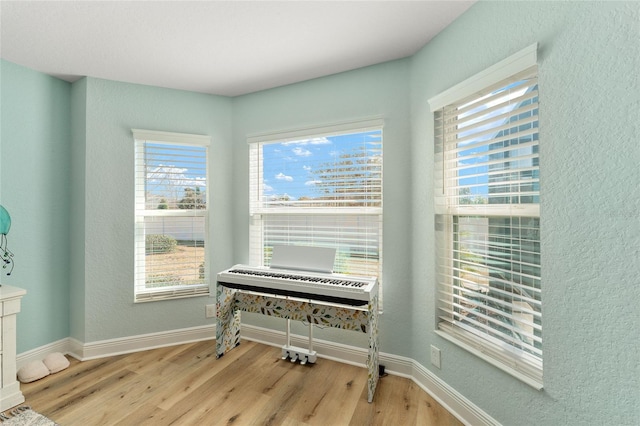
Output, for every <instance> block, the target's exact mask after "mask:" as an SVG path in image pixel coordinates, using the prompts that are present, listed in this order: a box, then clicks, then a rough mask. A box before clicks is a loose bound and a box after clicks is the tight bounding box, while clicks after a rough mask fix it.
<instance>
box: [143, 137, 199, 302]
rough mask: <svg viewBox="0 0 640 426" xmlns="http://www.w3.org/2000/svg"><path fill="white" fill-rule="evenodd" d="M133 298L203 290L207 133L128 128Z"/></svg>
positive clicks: (157, 297) (186, 294)
mask: <svg viewBox="0 0 640 426" xmlns="http://www.w3.org/2000/svg"><path fill="white" fill-rule="evenodd" d="M133 134H134V139H135V144H136V150H135V151H136V158H135V174H136V179H135V200H136V205H135V300H136V302H144V301H152V300H164V299H172V298H181V297H191V296H198V295H207V294H209V272H208V261H207V259H208V256H207V250H208V244H207V242H208V238H207V236H208V209H207V175H208V173H207V158H208V145H209V138H208V137H206V136H200V135H185V134H177V133H166V132H152V131H145V130H133Z"/></svg>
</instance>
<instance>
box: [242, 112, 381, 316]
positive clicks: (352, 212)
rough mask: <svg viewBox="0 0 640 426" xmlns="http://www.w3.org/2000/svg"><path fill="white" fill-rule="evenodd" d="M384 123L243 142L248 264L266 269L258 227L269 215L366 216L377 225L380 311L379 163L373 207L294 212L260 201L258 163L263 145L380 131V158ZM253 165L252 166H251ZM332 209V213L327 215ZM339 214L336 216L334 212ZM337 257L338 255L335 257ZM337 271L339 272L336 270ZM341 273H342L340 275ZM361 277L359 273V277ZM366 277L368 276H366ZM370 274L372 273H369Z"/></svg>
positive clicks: (375, 121) (307, 130) (288, 133)
mask: <svg viewBox="0 0 640 426" xmlns="http://www.w3.org/2000/svg"><path fill="white" fill-rule="evenodd" d="M383 128H384V121H383V120H382V119H371V120H364V121H357V122H344V123H337V124H334V125H329V126H322V127H310V128H301V129H294V130H289V131H283V132H278V133H268V134H261V135H254V136H249V137H248V138H247V143H248V144H249V157H250V165H249V174H250V177H249V181H250V202H249V216H250V224H249V228H250V230H249V234H250V243H249V252H250V255H249V261H250V263H251V264H252V265H256V266H268V265H265V255H264V253H265V252H264V250H265V242H264V240H263V238H264V229H263V228H262V226H263V224H264V222H265V220H264V217H265V215H271V216H272V217H275V216H278V215H290V216H292V217H293V216H296V217H309V218H313V217H318V216H323V215H324V216H328V217H329V216H330V217H336V218H337V217H358V216H360V217H361V216H367V217H371V218H374V219H373V220H374V221H376V222H377V225H376V226H377V238H378V262H377V273H376V276H377V277H378V282H379V306H380V309H382V307H381V306H382V272H383V250H382V247H383V228H382V214H383V189H382V186H383V185H382V168H383V166H382V164H381V165H380V190H379V191H380V201H379V206H377V207H362V206H355V207H344V206H343V207H334V208H328V207H294V208H295V210H296V211H293V212H292V208H287V207H282V208H278V207H275V208H274V207H265V206H264V205H263V202H262V200H261V198H260V197H261V195H263V194H264V190H263V185H264V181H263V180H264V176H262V173H263V163H262V160H263V158H262V156H261V155H262V149H263V146H264V145H266V144H277V143H291V142H297V141H301V140H305V139H313V138H319V137H332V136H339V135H348V134H356V133H365V132H368V131H380V133H381V135H380V136H381V142H380V156H381V157H382V150H383V148H382V145H383V144H384V136H383V131H384V129H383ZM254 165H255V166H254ZM330 210H333V212H330ZM338 211H339V213H338ZM337 256H338V255H337ZM336 272H340V271H336ZM343 273H344V272H343ZM360 275H362V274H360ZM368 275H369V274H368ZM370 275H373V274H370Z"/></svg>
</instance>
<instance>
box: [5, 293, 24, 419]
mask: <svg viewBox="0 0 640 426" xmlns="http://www.w3.org/2000/svg"><path fill="white" fill-rule="evenodd" d="M25 294H27V292H26V290H23V289H21V288H17V287H10V286H7V285H2V286H0V411H4V410H6V409H7V408H11V407H13V406H16V405H18V404H20V403H22V402H24V396H23V395H22V392H21V391H20V382H18V379H17V377H16V314H17V313H18V312H20V299H22V296H24V295H25Z"/></svg>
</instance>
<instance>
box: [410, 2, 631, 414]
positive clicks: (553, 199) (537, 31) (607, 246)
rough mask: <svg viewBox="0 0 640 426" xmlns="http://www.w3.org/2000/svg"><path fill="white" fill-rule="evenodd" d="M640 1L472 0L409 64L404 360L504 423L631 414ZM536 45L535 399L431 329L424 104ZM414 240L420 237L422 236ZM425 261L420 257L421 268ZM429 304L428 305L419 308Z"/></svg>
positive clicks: (428, 123)
mask: <svg viewBox="0 0 640 426" xmlns="http://www.w3.org/2000/svg"><path fill="white" fill-rule="evenodd" d="M639 15H640V3H637V2H626V3H615V2H606V3H596V2H484V1H483V2H480V3H477V4H476V5H474V6H473V7H472V8H471V9H469V10H468V11H467V12H466V13H465V14H464V15H463V16H462V17H461V18H459V19H458V20H456V21H455V22H454V23H453V24H452V25H451V26H450V27H448V28H447V29H446V30H445V31H444V32H442V33H441V34H440V35H438V36H437V37H436V38H435V39H434V40H433V41H432V42H430V43H429V44H428V45H427V46H426V47H425V48H423V49H422V50H421V51H420V52H419V54H417V55H415V56H414V57H413V59H412V64H411V73H412V78H411V93H412V96H411V105H412V125H413V138H412V154H413V155H412V157H413V162H412V181H413V196H412V199H413V200H414V202H413V223H414V228H413V231H414V236H416V237H414V239H413V250H412V252H413V253H412V255H413V260H414V262H413V266H414V267H413V284H414V285H413V286H412V291H413V294H414V297H413V300H414V302H415V305H414V306H413V308H412V309H411V310H412V312H413V323H414V324H424V325H425V327H424V328H423V329H419V328H417V327H416V328H415V333H414V335H413V348H412V352H411V357H412V358H414V359H415V360H417V361H418V362H419V363H420V364H422V365H424V366H426V367H428V368H431V364H430V362H429V345H430V344H435V345H436V346H438V347H440V349H441V350H442V369H441V370H438V369H432V371H433V372H434V373H436V374H437V375H438V376H439V377H440V378H442V379H443V380H444V381H446V382H447V383H448V384H449V385H451V386H452V387H453V388H455V389H456V390H458V391H459V392H461V393H462V394H463V395H464V396H465V397H467V398H469V400H471V401H473V402H474V403H476V404H477V405H479V406H480V407H481V408H482V409H484V410H485V411H486V412H487V413H489V414H490V415H492V416H493V417H494V418H495V419H497V420H498V421H500V422H502V423H503V424H505V425H578V424H584V425H587V424H589V425H596V424H597V425H601V424H609V425H631V424H637V422H638V417H639V416H640V409H639V408H638V407H639V405H638V401H640V382H639V380H640V379H639V378H640V357H639V355H638V353H639V351H638V343H639V337H640V334H639V330H640V314H639V310H638V308H637V303H636V302H637V301H638V300H640V278H639V277H640V213H639V212H640V186H639V185H640V172H639V171H640V167H639V166H638V165H639V164H640V138H639V136H640V135H639V134H638V123H639V122H640V110H639V106H640V95H639V94H640V87H639V85H638V70H639V69H640V17H639ZM534 42H538V43H539V61H538V62H539V76H540V78H539V90H540V179H541V227H542V230H541V237H542V268H543V269H542V271H543V272H542V289H543V306H542V309H543V317H544V319H543V329H544V331H543V339H544V342H543V350H544V390H543V391H540V392H539V391H535V390H533V389H532V388H529V387H528V386H526V385H524V384H522V383H520V382H519V381H517V380H515V379H513V378H512V377H510V376H509V375H506V374H504V373H502V372H501V371H500V370H497V369H496V368H493V367H491V366H490V365H488V364H486V363H485V362H483V361H480V360H479V359H477V358H476V357H474V356H472V355H469V354H468V353H466V352H465V351H463V350H461V349H459V348H457V347H456V346H454V345H452V344H450V343H449V342H447V341H445V340H443V339H441V338H439V337H438V336H436V335H435V334H434V333H433V324H434V312H433V306H434V305H435V302H434V298H433V294H434V280H435V275H434V251H433V243H432V241H433V213H434V210H433V202H432V196H431V194H432V189H433V187H432V170H431V164H432V162H433V137H432V135H433V127H432V115H431V113H430V112H429V108H428V104H427V100H428V99H429V98H430V97H431V96H434V95H436V94H438V93H439V92H441V91H443V90H445V89H447V88H449V87H450V86H452V85H454V84H456V83H458V82H460V81H462V80H464V79H466V78H468V77H470V76H472V75H473V74H475V73H477V72H479V71H482V70H483V69H485V68H487V67H488V66H490V65H492V64H494V63H496V62H498V61H500V60H501V59H503V58H505V57H507V56H509V55H510V54H512V53H514V52H516V51H518V50H520V49H522V48H524V47H526V46H528V45H530V44H532V43H534ZM418 236H421V237H418ZM425 260H426V261H425ZM423 303H426V309H425V305H423Z"/></svg>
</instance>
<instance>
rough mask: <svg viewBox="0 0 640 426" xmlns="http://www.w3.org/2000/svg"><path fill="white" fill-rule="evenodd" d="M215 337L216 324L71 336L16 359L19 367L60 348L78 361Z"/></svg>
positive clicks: (58, 350)
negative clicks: (87, 338) (86, 339)
mask: <svg viewBox="0 0 640 426" xmlns="http://www.w3.org/2000/svg"><path fill="white" fill-rule="evenodd" d="M215 338H216V326H215V325H205V326H200V327H191V328H183V329H179V330H169V331H163V332H159V333H149V334H141V335H138V336H127V337H122V338H118V339H109V340H100V341H97V342H90V343H82V342H80V341H79V340H76V339H74V338H72V337H68V338H66V339H62V340H58V341H57V342H53V343H50V344H48V345H45V346H41V347H39V348H36V349H33V350H30V351H27V352H23V353H21V354H18V357H17V360H16V363H17V366H18V368H20V367H22V366H23V365H25V364H26V363H28V362H30V361H41V360H42V359H44V357H46V356H47V355H48V354H51V353H54V352H61V353H63V354H65V355H70V356H72V357H74V358H76V359H79V360H80V361H87V360H90V359H96V358H104V357H108V356H115V355H121V354H127V353H132V352H139V351H146V350H149V349H156V348H161V347H165V346H173V345H181V344H185V343H192V342H199V341H202V340H214V339H215Z"/></svg>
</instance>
